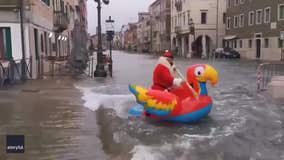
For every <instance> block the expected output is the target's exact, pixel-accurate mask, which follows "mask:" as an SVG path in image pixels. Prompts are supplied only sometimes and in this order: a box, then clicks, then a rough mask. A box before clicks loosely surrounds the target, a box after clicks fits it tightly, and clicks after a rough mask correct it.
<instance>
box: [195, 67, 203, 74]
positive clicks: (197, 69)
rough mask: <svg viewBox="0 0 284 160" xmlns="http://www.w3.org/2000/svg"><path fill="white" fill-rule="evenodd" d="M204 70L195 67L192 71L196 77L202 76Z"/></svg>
mask: <svg viewBox="0 0 284 160" xmlns="http://www.w3.org/2000/svg"><path fill="white" fill-rule="evenodd" d="M204 72H205V70H204V68H203V67H197V68H196V69H195V71H194V73H195V75H196V76H203V74H204Z"/></svg>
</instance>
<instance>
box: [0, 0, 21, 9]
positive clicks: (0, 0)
mask: <svg viewBox="0 0 284 160" xmlns="http://www.w3.org/2000/svg"><path fill="white" fill-rule="evenodd" d="M19 7H20V0H0V8H7V9H8V8H19Z"/></svg>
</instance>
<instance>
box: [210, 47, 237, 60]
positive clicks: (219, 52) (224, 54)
mask: <svg viewBox="0 0 284 160" xmlns="http://www.w3.org/2000/svg"><path fill="white" fill-rule="evenodd" d="M214 54H215V57H216V58H240V57H241V55H240V53H239V52H238V51H236V50H234V49H232V48H228V47H227V48H217V49H215V51H214Z"/></svg>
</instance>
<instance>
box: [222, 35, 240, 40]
mask: <svg viewBox="0 0 284 160" xmlns="http://www.w3.org/2000/svg"><path fill="white" fill-rule="evenodd" d="M235 38H237V36H236V35H231V36H225V37H224V40H231V39H235Z"/></svg>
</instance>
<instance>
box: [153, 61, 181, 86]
mask: <svg viewBox="0 0 284 160" xmlns="http://www.w3.org/2000/svg"><path fill="white" fill-rule="evenodd" d="M181 82H182V80H181V79H179V78H175V77H174V67H172V66H171V65H170V63H169V62H168V60H167V58H166V57H160V58H159V60H158V65H157V67H156V68H155V70H154V72H153V86H152V89H155V90H162V91H164V90H168V89H170V88H171V87H173V86H174V85H177V86H179V85H180V83H181Z"/></svg>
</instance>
